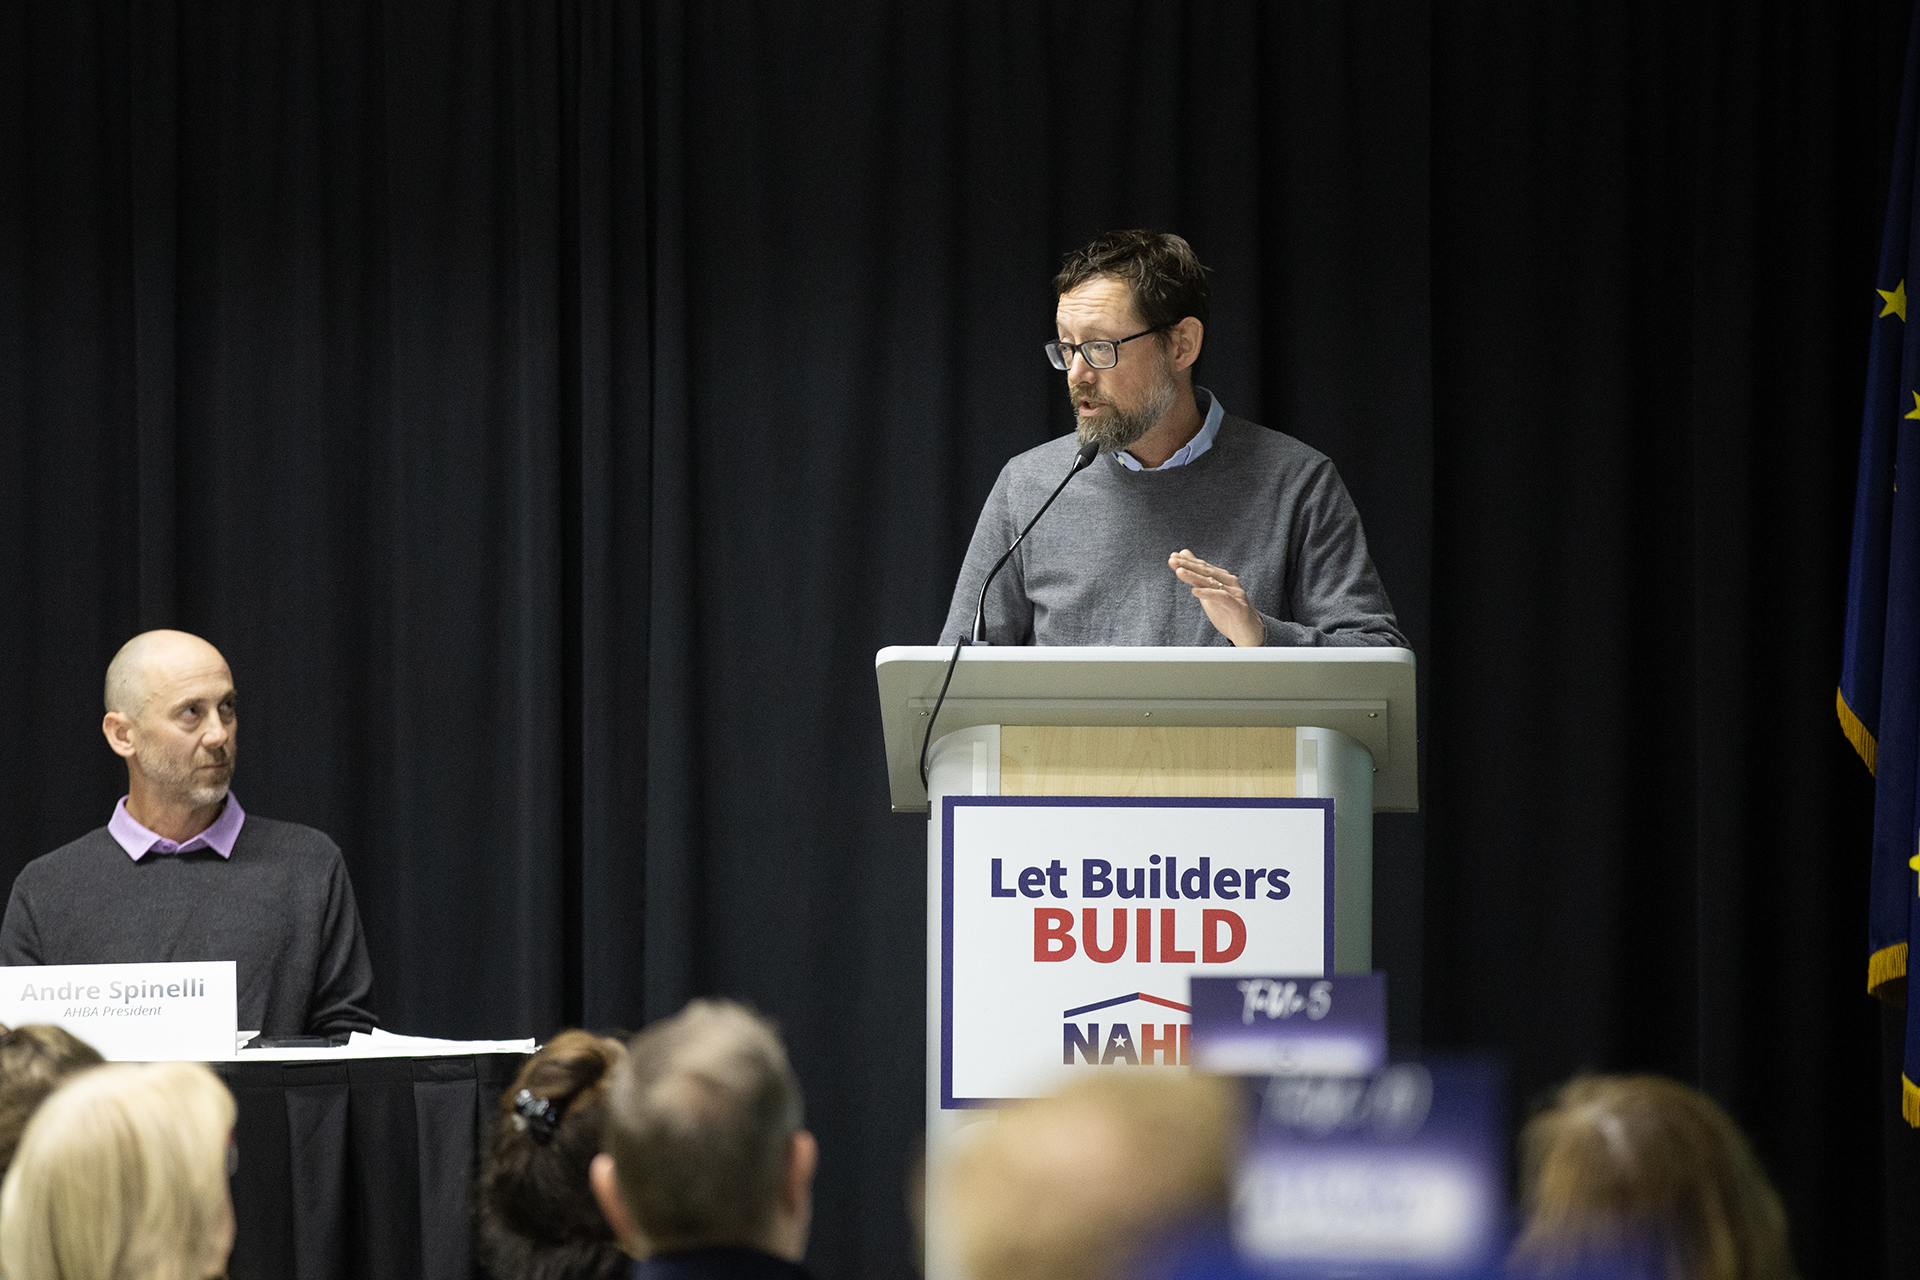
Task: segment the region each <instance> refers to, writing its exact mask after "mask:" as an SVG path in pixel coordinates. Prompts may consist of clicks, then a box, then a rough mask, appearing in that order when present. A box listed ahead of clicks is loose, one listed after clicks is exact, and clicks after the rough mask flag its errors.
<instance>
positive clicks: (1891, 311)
mask: <svg viewBox="0 0 1920 1280" xmlns="http://www.w3.org/2000/svg"><path fill="white" fill-rule="evenodd" d="M1874 292H1875V293H1877V294H1879V295H1880V296H1881V297H1882V298H1885V299H1886V300H1887V305H1886V306H1884V307H1882V308H1880V315H1881V317H1882V318H1884V317H1886V316H1899V317H1900V318H1901V319H1902V320H1905V319H1906V318H1907V282H1906V281H1905V280H1902V281H1901V282H1900V283H1899V284H1896V285H1895V286H1893V290H1892V292H1888V291H1887V290H1885V289H1875V290H1874Z"/></svg>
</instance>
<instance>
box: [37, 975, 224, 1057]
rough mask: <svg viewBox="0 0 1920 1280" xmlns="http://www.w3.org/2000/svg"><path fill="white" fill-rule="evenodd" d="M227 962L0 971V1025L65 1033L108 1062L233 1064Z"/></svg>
mask: <svg viewBox="0 0 1920 1280" xmlns="http://www.w3.org/2000/svg"><path fill="white" fill-rule="evenodd" d="M236 989H237V983H236V980H235V978H234V962H233V961H231V960H196V961H190V962H185V963H179V964H163V963H155V964H47V965H14V966H12V967H10V968H0V1022H4V1023H5V1024H6V1025H7V1026H9V1027H18V1026H24V1025H26V1024H27V1023H30V1022H38V1023H45V1024H50V1025H52V1026H56V1027H65V1028H66V1029H67V1030H68V1031H71V1032H73V1034H74V1035H76V1036H79V1037H80V1038H81V1039H82V1040H84V1041H86V1042H87V1043H88V1044H90V1045H92V1046H93V1047H94V1048H96V1049H98V1050H99V1051H100V1056H101V1057H103V1058H105V1059H107V1061H109V1062H221V1061H225V1060H227V1059H230V1058H232V1057H233V1053H234V1036H235V1032H236V1030H237V1021H238V1020H237V1017H236V1015H235V1004H236V999H237V997H236V994H235V993H236Z"/></svg>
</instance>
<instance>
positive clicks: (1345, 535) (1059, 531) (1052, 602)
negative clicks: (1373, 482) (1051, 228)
mask: <svg viewBox="0 0 1920 1280" xmlns="http://www.w3.org/2000/svg"><path fill="white" fill-rule="evenodd" d="M1053 288H1054V294H1055V296H1056V297H1057V298H1058V299H1059V303H1058V309H1057V312H1056V314H1055V316H1054V321H1055V324H1056V326H1057V330H1058V334H1059V337H1058V340H1057V341H1054V342H1049V343H1048V344H1047V348H1046V349H1047V356H1048V358H1049V359H1051V360H1052V362H1053V366H1054V367H1055V368H1056V369H1059V370H1062V371H1063V372H1065V374H1066V375H1067V395H1068V398H1069V399H1070V400H1071V401H1072V402H1073V409H1074V414H1075V416H1076V418H1077V419H1078V423H1079V426H1078V431H1077V432H1076V434H1075V435H1073V436H1061V437H1059V438H1058V439H1055V440H1050V441H1048V442H1047V443H1046V444H1043V445H1041V446H1039V447H1038V448H1035V449H1030V450H1028V451H1027V452H1026V453H1023V454H1021V455H1020V456H1019V457H1017V458H1015V459H1013V461H1011V462H1009V463H1008V464H1007V465H1006V467H1005V468H1004V469H1003V470H1002V471H1001V472H1000V478H999V480H998V481H997V482H996V483H995V484H994V486H993V492H992V493H991V494H989V495H988V497H987V505H986V509H985V510H984V511H982V512H981V513H980V522H979V524H978V525H977V526H976V527H975V529H974V532H973V542H972V544H971V545H970V546H969V547H968V548H967V558H966V561H965V563H964V564H963V565H962V566H961V569H960V581H959V583H958V585H957V586H956V587H955V589H954V593H953V604H952V606H951V607H950V608H949V609H948V612H947V622H946V626H945V627H944V628H943V629H942V632H941V640H942V643H947V644H951V643H953V642H955V641H957V640H959V639H961V638H962V637H966V636H969V635H971V634H972V631H973V624H974V613H975V607H976V604H977V603H978V602H979V599H980V591H981V586H982V584H983V583H985V582H986V581H987V577H988V574H989V572H990V571H991V570H992V568H993V565H994V562H995V561H996V560H998V559H999V558H1000V557H1001V555H1002V554H1003V553H1004V552H1005V551H1006V550H1007V548H1008V547H1009V546H1010V545H1011V544H1012V543H1013V542H1014V539H1015V537H1016V536H1017V535H1018V533H1019V531H1020V530H1021V528H1022V527H1024V526H1025V525H1026V523H1027V522H1028V520H1029V519H1031V518H1032V517H1033V514H1034V513H1035V512H1037V511H1039V510H1040V509H1041V507H1042V505H1043V504H1044V503H1045V502H1046V501H1047V497H1048V495H1049V494H1051V493H1052V492H1053V491H1054V489H1055V487H1056V486H1057V485H1059V484H1060V483H1061V478H1062V477H1063V476H1065V475H1067V474H1068V473H1069V468H1070V467H1071V466H1072V465H1073V464H1074V462H1075V452H1076V450H1077V449H1078V448H1080V447H1081V446H1083V445H1094V444H1097V445H1098V447H1099V449H1100V451H1101V452H1102V453H1104V454H1106V455H1107V456H1106V457H1104V458H1100V459H1097V460H1095V461H1094V462H1093V463H1092V465H1090V466H1088V467H1087V474H1086V475H1085V476H1082V477H1080V478H1078V479H1076V480H1074V482H1073V483H1072V484H1069V485H1067V486H1066V487H1065V489H1064V490H1062V491H1061V492H1060V495H1059V498H1058V501H1057V502H1056V503H1055V504H1054V506H1055V509H1054V510H1052V511H1050V512H1049V513H1048V515H1047V517H1046V518H1045V519H1044V520H1040V521H1039V522H1038V523H1037V524H1036V525H1035V526H1034V528H1033V531H1032V532H1031V534H1030V535H1029V536H1028V537H1027V539H1026V541H1025V542H1023V543H1022V544H1021V545H1020V548H1019V551H1018V552H1017V553H1016V554H1015V555H1014V557H1013V559H1012V560H1011V561H1010V562H1009V563H1008V564H1007V565H1006V567H1005V568H1004V569H1003V570H1002V571H1001V572H1000V573H999V575H998V576H997V577H995V578H994V579H993V581H992V584H991V588H990V589H989V591H988V593H987V596H986V600H985V606H984V615H985V639H986V640H987V641H988V642H989V643H992V644H1001V645H1017V644H1044V645H1218V644H1226V643H1232V644H1236V645H1241V646H1245V647H1252V646H1258V645H1269V644H1271V645H1405V644H1406V639H1405V637H1403V636H1402V635H1401V634H1400V628H1399V626H1398V624H1397V623H1396V622H1395V621H1394V616H1393V605H1392V604H1391V603H1390V602H1389V601H1388V600H1387V593H1386V589H1385V588H1384V587H1382V586H1381V584H1380V577H1379V574H1377V573H1376V572H1375V571H1374V567H1373V561H1372V559H1371V558H1370V557H1369V556H1368V554H1367V538H1366V534H1365V533H1364V532H1363V531H1362V529H1361V527H1360V514H1359V512H1358V511H1356V510H1355V509H1354V505H1353V500H1352V499H1351V498H1349V497H1348V496H1347V490H1346V486H1345V485H1343V484H1341V482H1340V476H1339V473H1338V472H1337V471H1335V470H1334V466H1333V463H1332V462H1331V461H1329V460H1328V459H1327V457H1326V456H1325V455H1324V454H1321V453H1318V452H1316V451H1315V450H1313V449H1310V448H1308V447H1307V446H1306V445H1304V444H1302V443H1301V442H1300V441H1298V440H1295V439H1294V438H1293V437H1291V436H1286V435H1282V434H1281V433H1279V432H1277V431H1270V430H1268V429H1267V428H1265V427H1259V426H1255V425H1254V424H1253V423H1251V422H1247V421H1245V420H1243V419H1240V418H1236V417H1234V416H1232V415H1231V414H1229V413H1227V412H1226V409H1225V408H1224V406H1222V405H1221V403H1220V402H1219V400H1217V399H1215V398H1214V396H1213V395H1212V394H1211V393H1210V392H1208V391H1207V390H1206V389H1205V388H1204V387H1195V386H1194V385H1193V363H1194V361H1195V360H1197V359H1199V357H1200V344H1201V340H1202V339H1203V338H1204V337H1205V334H1206V325H1207V283H1206V270H1205V268H1204V267H1202V266H1201V265H1200V262H1199V259H1197V258H1196V257H1195V256H1194V253H1193V250H1192V249H1191V248H1190V247H1189V246H1188V244H1187V242H1186V241H1185V240H1183V239H1181V238H1180V237H1179V236H1176V235H1170V234H1167V233H1164V232H1154V231H1116V232H1109V233H1107V234H1105V235H1102V236H1100V237H1098V238H1096V239H1095V240H1094V241H1093V243H1091V244H1089V245H1088V246H1087V247H1086V248H1084V249H1081V250H1080V251H1078V252H1077V253H1074V254H1071V255H1070V256H1069V257H1068V258H1067V261H1066V264H1065V266H1064V267H1063V268H1062V269H1061V271H1060V274H1059V275H1057V276H1056V277H1054V281H1053Z"/></svg>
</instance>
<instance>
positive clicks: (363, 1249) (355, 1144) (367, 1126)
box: [213, 1053, 526, 1280]
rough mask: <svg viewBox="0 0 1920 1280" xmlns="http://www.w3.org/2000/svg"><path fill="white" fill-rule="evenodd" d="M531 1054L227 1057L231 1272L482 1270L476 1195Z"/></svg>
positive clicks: (313, 1274)
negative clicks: (234, 1165)
mask: <svg viewBox="0 0 1920 1280" xmlns="http://www.w3.org/2000/svg"><path fill="white" fill-rule="evenodd" d="M525 1061H526V1056H525V1055H523V1054H517V1053H488V1054H478V1055H473V1056H463V1057H435V1058H351V1059H342V1060H339V1061H325V1062H316V1061H301V1062H223V1063H215V1064H213V1069H214V1070H215V1071H216V1072H218V1073H219V1075H220V1077H221V1079H223V1080H225V1081H226V1083H227V1087H228V1088H229V1089H231V1090H233V1096H234V1099H235V1101H236V1102H237V1103H238V1104H239V1118H238V1120H237V1121H236V1122H235V1125H234V1138H235V1141H236V1142H237V1143H238V1144H239V1148H240V1165H239V1172H238V1173H237V1174H236V1176H235V1177H234V1180H233V1210H234V1219H235V1224H236V1227H237V1234H236V1237H235V1240H234V1248H233V1260H232V1263H231V1264H230V1266H229V1269H228V1275H229V1276H230V1277H232V1280H349V1278H351V1280H470V1277H473V1276H475V1275H476V1274H478V1273H477V1272H476V1270H475V1267H474V1259H473V1238H474V1230H473V1224H474V1217H473V1192H474V1186H475V1180H476V1177H477V1175H478V1170H479V1159H480V1155H481V1153H482V1152H484V1151H485V1150H486V1144H487V1143H488V1142H489V1141H491V1138H492V1133H493V1120H494V1114H495V1107H496V1106H497V1105H498V1102H499V1098H500V1094H501V1092H502V1091H504V1090H505V1089H506V1087H507V1086H508V1085H509V1084H510V1083H512V1081H513V1077H514V1075H515V1074H516V1073H517V1072H518V1071H519V1070H520V1066H521V1064H522V1063H524V1062H525Z"/></svg>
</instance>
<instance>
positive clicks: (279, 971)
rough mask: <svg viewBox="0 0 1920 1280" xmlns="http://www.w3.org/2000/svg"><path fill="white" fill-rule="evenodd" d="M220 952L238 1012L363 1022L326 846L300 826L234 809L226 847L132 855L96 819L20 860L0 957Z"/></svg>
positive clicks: (348, 916) (82, 960)
mask: <svg viewBox="0 0 1920 1280" xmlns="http://www.w3.org/2000/svg"><path fill="white" fill-rule="evenodd" d="M145 960H232V961H234V962H235V971H236V976H237V978H238V980H239V993H238V994H239V1009H238V1012H239V1015H240V1026H241V1028H242V1029H245V1030H259V1031H263V1032H265V1033H266V1034H267V1035H270V1036H297V1035H303V1034H305V1035H324V1034H330V1033H333V1032H339V1031H368V1030H371V1029H372V1028H373V1026H374V1024H375V1023H376V1022H377V1021H378V1019H376V1018H375V1017H374V1015H373V1004H372V999H371V996H372V990H373V966H372V965H371V964H370V963H369V962H368V960H367V944H366V941H365V940H364V939H363V938H362V937H361V933H360V913H359V911H358V910H357V909H356V908H355V906H354V901H353V885H352V884H351V883H350V882H349V881H348V880H347V865H346V862H345V861H344V860H343V859H342V858H341V857H340V848H339V846H338V845H336V844H334V842H333V841H331V840H329V839H328V838H327V837H326V836H325V835H323V834H321V833H320V832H318V831H315V830H314V829H313V828H312V827H303V826H301V825H300V824H298V823H295V822H275V821H274V820H273V819H272V818H262V817H260V816H259V815H258V814H252V813H250V814H248V815H247V820H246V823H245V825H243V826H242V827H241V828H240V835H239V837H238V838H237V839H235V841H234V843H233V857H232V858H231V859H226V858H222V857H221V856H220V855H219V854H218V853H215V852H214V851H213V850H211V849H195V850H194V851H192V852H191V853H177V854H164V853H149V854H147V855H146V856H145V857H143V858H141V859H140V861H138V862H135V861H134V860H133V859H132V858H130V857H128V856H127V851H126V850H125V849H122V848H121V847H120V845H119V843H118V842H117V841H115V840H114V838H113V837H112V836H111V835H109V834H108V832H107V829H106V828H105V827H100V828H98V829H96V830H93V831H89V832H88V833H87V834H86V835H84V836H81V837H80V838H79V839H78V840H75V841H74V842H73V843H72V844H68V845H62V846H61V847H60V848H58V849H55V850H54V851H53V852H52V853H49V854H47V855H46V856H44V857H40V858H35V859H34V860H33V861H32V862H29V863H28V864H27V865H26V866H25V867H24V868H22V869H21V871H20V874H19V876H17V877H16V878H15V879H14V882H13V896H12V897H11V898H10V899H9V900H8V902H7V915H6V920H5V922H4V923H0V963H5V964H9V965H15V964H117V963H134V962H138V961H145Z"/></svg>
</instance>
